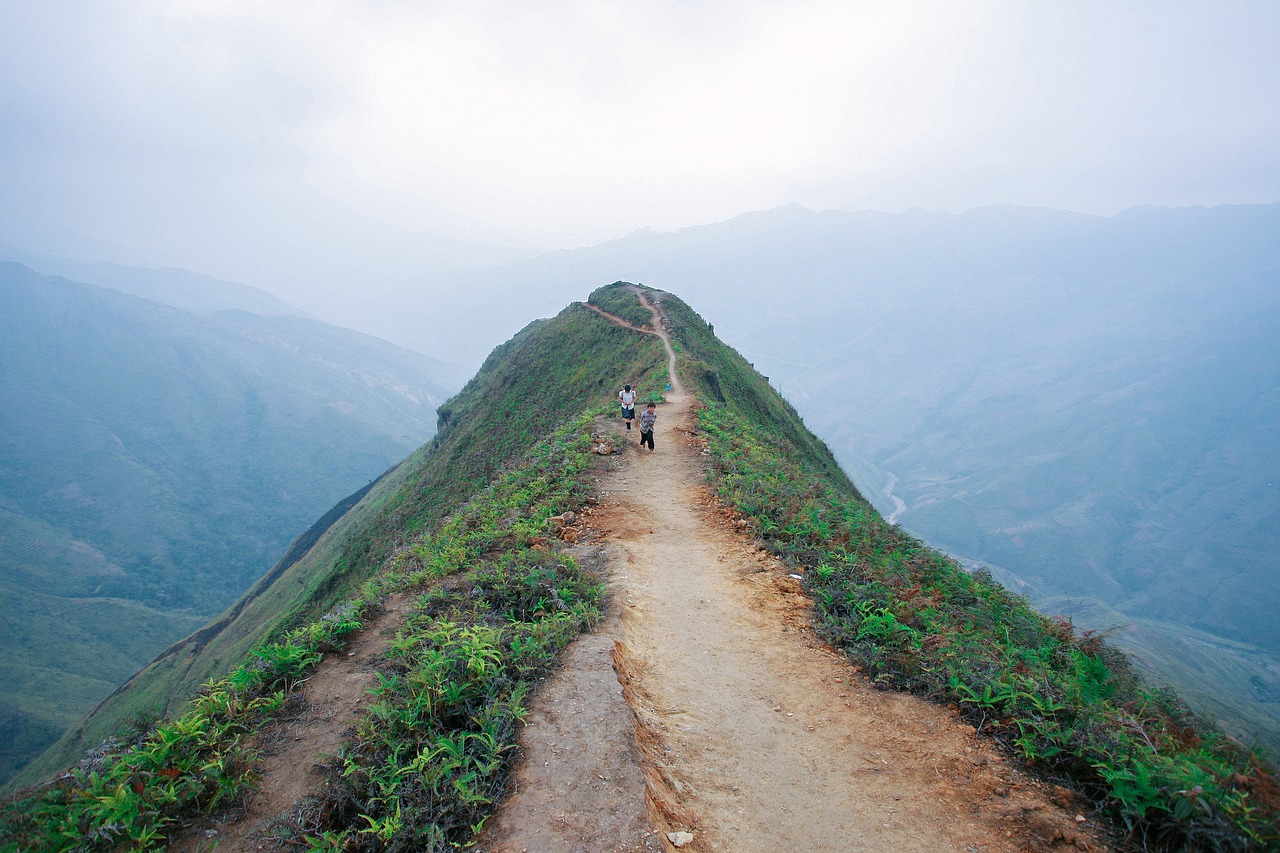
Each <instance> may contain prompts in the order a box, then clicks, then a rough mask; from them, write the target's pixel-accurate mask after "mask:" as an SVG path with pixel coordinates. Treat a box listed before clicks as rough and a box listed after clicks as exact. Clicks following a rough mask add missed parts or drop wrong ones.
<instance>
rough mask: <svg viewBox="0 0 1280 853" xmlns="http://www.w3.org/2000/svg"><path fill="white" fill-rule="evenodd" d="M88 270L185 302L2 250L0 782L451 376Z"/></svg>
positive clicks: (158, 283) (248, 569)
mask: <svg viewBox="0 0 1280 853" xmlns="http://www.w3.org/2000/svg"><path fill="white" fill-rule="evenodd" d="M68 269H69V270H70V267H68ZM95 270H96V274H97V275H98V277H99V280H102V281H115V280H119V281H121V282H123V283H127V284H131V285H133V286H134V289H136V290H139V291H141V292H145V293H148V294H150V295H152V296H155V297H157V298H163V299H164V301H166V302H169V303H176V304H183V305H185V306H186V307H187V308H190V309H193V310H199V311H200V312H201V313H199V314H197V313H192V312H191V311H188V310H181V309H179V308H176V307H173V305H172V304H160V303H159V302H157V301H151V300H149V299H143V298H139V297H138V296H132V295H127V294H125V293H122V292H120V291H119V290H112V289H106V288H103V287H97V286H93V285H89V284H83V283H77V282H73V281H69V280H67V279H65V278H59V277H49V276H43V275H40V274H38V273H36V272H34V271H33V270H31V269H30V268H28V267H25V266H22V265H19V264H17V263H0V472H3V476H2V477H0V685H3V687H2V688H0V778H6V777H7V776H8V775H9V774H10V773H11V772H12V771H13V770H14V769H15V768H17V767H18V766H20V765H21V764H22V763H24V762H25V761H26V760H27V759H29V758H30V757H31V756H32V755H33V754H35V753H37V752H39V750H40V749H42V748H43V747H44V746H45V745H47V744H48V743H49V742H51V741H52V740H54V739H56V737H57V736H58V735H59V734H60V733H61V732H62V730H63V729H64V728H65V727H66V726H67V725H68V724H70V723H71V722H73V721H74V720H76V719H78V718H79V717H80V716H81V715H82V714H83V713H84V712H86V711H87V710H88V709H89V708H91V707H92V706H93V704H94V703H96V702H97V701H99V700H101V699H102V698H103V697H104V696H106V695H107V694H108V693H110V692H111V691H112V690H114V689H115V688H116V687H117V686H118V685H119V684H120V683H121V682H122V681H123V680H125V679H126V678H128V677H129V676H131V675H132V674H133V673H134V672H136V671H137V670H138V669H139V668H141V667H142V666H143V665H144V664H146V663H147V662H148V661H149V660H151V658H152V657H154V656H155V654H157V653H158V652H159V651H160V650H162V649H163V648H164V647H166V646H167V645H169V644H170V643H172V642H173V641H175V640H177V639H179V638H180V637H182V636H185V635H186V634H188V633H189V632H190V631H191V630H194V629H195V628H196V627H198V626H199V625H200V624H203V623H204V622H206V621H207V620H208V619H209V618H210V617H211V616H213V615H215V614H217V613H218V612H220V611H221V610H222V609H224V608H225V607H227V606H228V605H229V604H230V603H231V602H232V601H234V600H235V598H236V597H237V596H238V595H239V594H240V593H242V592H243V591H244V590H245V589H247V588H248V587H249V585H250V584H252V583H253V582H254V581H255V580H256V579H257V578H258V577H259V576H261V575H262V574H263V572H265V571H266V570H267V569H268V568H269V567H270V566H271V565H272V564H273V563H274V562H275V561H276V560H277V559H279V557H280V556H281V554H282V553H283V552H284V550H285V548H286V547H287V546H288V544H289V542H290V540H291V539H292V538H293V537H294V536H296V535H297V534H298V532H299V531H300V530H303V529H305V528H306V527H307V526H308V525H309V524H310V523H311V522H312V521H314V520H315V518H316V517H318V516H319V515H321V514H322V513H324V512H325V510H327V509H328V508H329V507H331V506H332V505H333V504H334V502H335V501H337V500H338V499H340V498H342V497H343V496H345V495H347V494H349V493H351V492H352V491H354V490H356V489H359V488H360V487H362V486H364V485H366V484H367V483H369V482H370V481H371V480H372V479H374V478H376V477H377V476H378V475H380V474H381V473H382V472H383V471H384V470H386V468H387V467H388V466H390V465H391V464H392V463H394V462H396V461H397V460H399V459H400V458H402V457H403V456H404V455H405V454H406V453H408V452H410V451H411V450H413V449H414V448H416V447H418V446H419V445H420V444H421V443H422V442H423V441H425V440H426V439H428V438H430V436H431V435H432V434H433V433H434V431H435V424H436V406H437V405H438V404H439V403H440V402H441V401H442V400H444V399H445V398H446V397H447V396H449V395H450V394H451V393H452V392H453V391H454V390H455V389H456V388H457V387H458V384H459V383H458V371H457V369H456V368H454V367H452V366H449V365H445V364H442V363H440V362H436V361H434V360H432V359H430V358H427V357H426V356H422V355H419V354H417V353H414V352H411V351H409V350H406V349H403V348H401V347H398V346H394V345H392V344H388V343H386V342H385V341H380V340H378V339H376V338H371V337H369V336H367V335H363V334H360V333H357V332H353V331H350V330H347V329H340V328H337V327H334V326H330V325H327V324H324V323H320V322H318V321H315V320H312V319H309V318H307V317H305V316H301V312H299V311H297V310H296V309H292V308H290V307H289V306H287V305H286V304H285V303H282V302H280V301H279V300H276V299H274V297H270V296H269V294H266V293H264V292H262V291H255V290H254V289H253V288H248V287H246V286H243V285H230V284H225V283H220V282H217V281H216V280H215V279H208V278H206V277H202V276H197V275H195V274H192V273H187V272H185V271H130V270H129V269H127V268H121V267H105V266H98V267H95ZM247 308H256V309H261V310H270V311H272V312H273V313H276V314H277V315H278V316H270V317H268V316H262V315H260V314H257V313H250V311H249V310H244V309H247Z"/></svg>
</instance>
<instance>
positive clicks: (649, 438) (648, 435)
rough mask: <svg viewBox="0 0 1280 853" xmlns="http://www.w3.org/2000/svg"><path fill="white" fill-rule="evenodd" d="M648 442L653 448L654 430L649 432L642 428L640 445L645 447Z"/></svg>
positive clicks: (651, 448)
mask: <svg viewBox="0 0 1280 853" xmlns="http://www.w3.org/2000/svg"><path fill="white" fill-rule="evenodd" d="M646 444H647V445H649V449H650V450H653V430H649V431H648V432H645V431H644V430H640V446H641V447H644V446H645V445H646Z"/></svg>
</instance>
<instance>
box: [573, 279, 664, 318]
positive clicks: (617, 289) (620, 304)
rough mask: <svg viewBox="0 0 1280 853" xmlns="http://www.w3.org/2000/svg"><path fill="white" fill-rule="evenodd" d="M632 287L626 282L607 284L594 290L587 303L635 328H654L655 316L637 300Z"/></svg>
mask: <svg viewBox="0 0 1280 853" xmlns="http://www.w3.org/2000/svg"><path fill="white" fill-rule="evenodd" d="M632 287H633V285H631V284H628V283H627V282H625V281H615V282H614V283H613V284H606V285H605V286H604V287H598V288H596V289H595V290H593V291H592V292H591V296H589V297H588V298H587V301H588V302H590V303H591V304H592V305H597V306H599V307H600V308H602V309H604V310H605V311H608V312H609V313H610V314H612V315H614V316H615V317H621V318H622V319H623V320H626V321H627V322H628V323H630V324H631V325H633V326H636V327H638V328H642V329H643V328H653V315H652V314H650V313H649V309H647V308H645V307H644V306H643V305H641V304H640V301H639V300H638V299H636V297H635V293H634V292H633V291H632V290H631V288H632Z"/></svg>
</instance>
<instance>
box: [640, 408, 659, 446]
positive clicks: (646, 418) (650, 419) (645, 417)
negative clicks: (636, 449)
mask: <svg viewBox="0 0 1280 853" xmlns="http://www.w3.org/2000/svg"><path fill="white" fill-rule="evenodd" d="M657 421H658V412H657V410H656V409H655V408H654V405H653V403H650V404H649V408H647V409H645V410H644V412H643V413H642V414H641V415H640V446H641V447H643V446H644V445H646V444H647V445H649V452H650V453H652V452H653V425H654V424H655V423H657Z"/></svg>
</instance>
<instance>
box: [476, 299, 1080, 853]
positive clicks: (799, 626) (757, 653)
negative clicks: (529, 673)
mask: <svg viewBox="0 0 1280 853" xmlns="http://www.w3.org/2000/svg"><path fill="white" fill-rule="evenodd" d="M662 325H663V324H662V323H661V322H659V318H657V317H655V327H658V328H661V327H662ZM662 336H663V337H664V340H665V337H666V336H665V334H663V335H662ZM668 351H669V353H670V346H669V344H668ZM670 358H671V359H672V364H673V366H674V354H673V353H670ZM671 376H672V377H673V379H674V378H675V377H676V373H675V371H674V370H672V371H671ZM673 384H674V385H675V389H674V391H673V392H671V393H670V394H669V395H668V398H669V399H668V403H667V404H666V405H664V406H663V407H662V408H661V410H660V416H659V419H658V429H657V450H656V452H652V453H651V452H650V451H648V450H642V449H640V448H638V447H637V445H636V443H635V442H636V439H634V438H631V437H630V436H625V437H626V438H627V439H628V445H627V448H626V451H625V452H624V454H623V456H622V458H621V459H620V460H619V461H617V462H615V463H614V464H613V465H612V466H611V470H610V471H608V472H607V473H606V474H604V475H603V476H602V478H601V481H600V483H599V486H600V490H601V495H602V500H601V503H600V505H599V507H597V508H596V509H595V511H594V512H592V513H590V514H589V516H588V523H589V525H590V526H591V528H592V529H593V531H594V533H595V535H596V537H597V541H604V542H606V543H608V545H609V548H608V552H607V553H609V554H610V555H611V558H612V563H611V568H610V578H611V589H612V594H613V596H614V600H615V602H617V603H618V605H619V606H620V610H621V616H620V617H619V618H615V619H611V620H610V621H609V622H607V623H606V624H605V625H604V626H602V628H601V629H600V630H599V631H597V632H596V634H595V635H593V636H592V637H589V638H587V639H585V640H583V641H581V642H584V643H592V644H594V646H593V647H595V648H599V647H600V646H601V644H602V640H606V641H607V639H609V638H612V639H615V640H616V641H617V644H616V648H615V652H614V659H615V666H616V668H617V677H618V678H619V679H621V681H622V682H623V684H624V691H625V694H626V698H627V700H629V702H630V704H631V710H632V712H633V723H634V727H635V733H636V737H637V741H638V744H639V754H637V753H636V752H635V750H634V746H633V745H632V744H630V743H626V742H623V741H622V740H621V739H620V738H619V739H618V740H617V741H616V742H614V743H613V745H612V746H613V751H614V753H615V756H620V757H622V758H625V759H627V760H628V761H630V760H638V761H640V762H641V765H642V768H641V769H642V770H643V772H644V774H645V777H646V779H647V785H646V791H645V797H646V801H647V804H648V808H649V812H650V817H651V818H652V819H653V821H654V823H655V826H656V831H655V832H654V834H653V835H652V837H651V839H650V841H649V843H650V844H652V843H653V842H654V841H657V842H658V843H661V844H663V845H664V846H665V847H666V848H667V849H674V845H673V843H672V839H674V840H676V841H679V842H682V843H683V844H684V847H683V849H685V850H705V851H712V850H718V851H743V852H745V851H776V850H839V851H853V850H889V849H892V850H908V851H909V850H920V851H939V850H983V851H996V850H1026V849H1054V848H1056V847H1060V846H1072V847H1075V846H1080V847H1085V848H1088V847H1091V846H1094V845H1096V844H1097V842H1096V841H1091V839H1090V837H1089V836H1088V835H1086V834H1085V832H1086V831H1087V827H1083V826H1080V822H1079V821H1078V820H1077V819H1076V817H1075V813H1074V811H1073V810H1072V809H1071V795H1070V794H1069V793H1068V792H1066V791H1063V790H1060V789H1053V788H1051V787H1049V786H1045V785H1042V784H1040V783H1037V782H1034V781H1032V780H1031V779H1029V778H1026V777H1024V776H1023V775H1022V774H1020V773H1019V772H1017V771H1016V770H1014V769H1012V768H1010V767H1009V766H1008V765H1007V763H1006V762H1005V761H1004V760H1003V758H1002V757H1001V756H1000V755H999V754H997V752H996V751H995V750H994V749H993V748H992V747H991V746H990V745H988V744H986V743H984V742H982V741H980V740H979V739H978V738H977V737H976V736H975V735H974V732H973V729H972V727H970V726H968V725H965V724H964V723H962V722H961V721H959V720H958V719H957V718H956V717H955V716H953V715H952V714H951V713H949V712H948V711H947V710H946V709H944V708H941V707H938V706H935V705H932V704H930V703H927V702H924V701H922V700H918V699H915V698H913V697H910V696H904V695H900V694H896V693H889V692H881V691H876V690H873V689H871V688H870V687H868V686H867V685H866V683H865V681H864V680H863V679H862V678H861V676H860V675H859V674H858V673H857V672H856V670H855V669H854V668H853V667H851V666H850V665H849V663H848V662H847V661H846V660H845V659H843V658H842V657H840V656H839V655H837V654H836V653H834V652H833V651H832V650H831V649H829V648H828V647H827V646H825V645H824V644H823V643H821V642H819V641H818V640H816V639H815V637H814V635H813V630H812V627H811V624H810V616H809V610H808V606H807V601H806V599H805V598H804V596H803V595H802V591H801V587H800V585H799V583H798V582H797V581H796V580H795V579H794V578H792V577H790V576H788V574H787V571H786V570H785V569H784V568H783V567H782V566H780V565H779V564H777V563H776V562H775V561H774V560H773V559H772V558H771V557H769V556H768V555H766V554H765V553H763V552H762V551H760V550H758V549H757V548H756V547H754V546H753V545H752V543H751V542H749V541H748V540H747V539H746V538H745V536H743V535H742V534H741V533H740V532H739V529H738V528H737V526H736V525H735V523H734V519H733V518H732V517H731V516H730V515H729V514H728V513H727V512H725V511H723V510H722V509H721V508H720V507H719V506H718V504H717V503H716V502H715V501H714V500H713V499H712V498H711V497H710V495H709V494H708V492H707V490H706V488H705V486H704V482H705V480H704V463H703V457H702V455H701V453H700V450H701V447H700V445H699V443H698V442H697V440H696V437H695V436H694V434H693V429H692V426H693V418H692V405H691V404H692V400H691V398H690V396H689V395H687V394H686V393H685V392H684V391H683V389H682V388H681V387H680V385H679V383H678V382H674V383H673ZM612 675H613V674H612V673H610V672H608V671H607V669H606V668H605V664H604V662H603V661H602V660H601V656H600V655H599V654H596V655H594V657H590V658H588V659H577V658H574V657H570V658H569V660H568V662H567V665H566V669H565V671H564V673H562V675H561V677H560V678H561V679H564V680H567V681H569V682H573V683H578V684H583V683H589V684H592V685H594V686H593V688H592V689H593V690H594V692H595V693H596V694H597V696H598V698H599V697H602V698H603V701H604V702H605V704H609V703H612V706H613V707H615V708H616V706H617V705H618V704H619V703H620V702H621V701H622V700H621V698H620V696H619V695H618V687H617V684H616V682H615V683H612V684H610V683H609V682H610V679H611V677H612ZM556 690H557V687H556V686H555V685H554V684H551V685H548V686H547V688H545V689H544V690H543V691H541V693H540V695H539V696H538V698H537V702H536V704H535V711H534V714H535V716H536V715H537V714H539V713H541V712H540V710H539V709H540V708H541V707H546V706H547V705H548V704H550V703H555V702H558V701H562V697H559V696H557V693H556ZM543 723H544V721H542V720H540V721H539V724H538V725H536V726H530V727H528V728H526V729H525V731H524V733H523V734H522V738H521V748H522V753H523V754H524V755H525V756H526V760H525V761H524V762H523V763H522V765H521V767H520V768H519V770H518V772H517V783H518V785H519V786H520V787H521V789H522V790H524V789H528V788H538V787H540V786H542V785H544V784H548V780H547V779H546V778H545V773H543V769H544V768H539V767H537V766H536V761H537V759H536V758H535V759H533V760H529V757H530V756H535V755H541V754H543V753H541V752H539V750H545V749H546V747H547V744H549V743H555V744H559V743H561V742H565V743H569V742H571V741H569V740H568V739H567V738H568V736H567V734H566V732H564V731H563V730H561V729H558V728H557V727H556V725H555V724H554V722H552V723H551V724H543ZM611 737H615V738H618V737H619V736H618V735H616V733H615V734H613V735H611ZM602 741H604V738H603V736H602V737H600V738H597V739H596V743H594V744H593V745H592V746H591V747H590V748H584V747H581V746H575V747H573V748H572V749H571V750H570V751H568V752H567V753H566V754H562V755H560V760H559V763H558V764H557V767H556V773H555V775H557V776H558V777H559V779H560V781H559V787H558V788H557V789H556V793H555V794H554V795H553V796H551V797H549V798H548V799H549V800H550V801H551V802H554V808H555V820H556V821H557V823H558V825H559V826H560V827H561V828H562V829H561V831H560V832H559V834H558V835H555V836H547V835H540V834H539V832H541V827H542V826H545V820H546V817H547V816H546V814H545V813H543V814H538V813H531V812H528V811H525V810H523V809H522V807H521V805H520V804H519V803H518V802H517V801H515V800H513V801H512V802H510V803H508V804H505V805H504V807H503V808H502V809H501V810H500V812H499V814H498V816H497V817H496V818H495V819H494V822H493V827H492V830H491V831H490V832H489V834H488V835H487V837H486V839H485V840H484V842H483V843H482V845H481V849H484V850H492V851H521V850H529V851H534V850H547V851H551V850H556V851H559V850H632V849H646V848H640V847H632V846H626V845H627V844H630V843H633V841H634V835H625V834H623V833H620V832H618V831H615V830H614V829H612V828H611V827H610V825H609V822H608V821H601V820H600V819H599V818H600V815H599V813H598V812H597V811H593V806H592V805H591V803H590V802H588V801H585V800H584V801H579V800H578V799H577V798H576V797H575V795H574V791H575V790H576V789H579V788H581V789H590V788H591V787H592V786H593V784H594V781H593V780H592V778H591V777H592V774H593V773H594V771H593V769H592V768H593V767H595V766H596V762H597V761H598V760H599V759H598V754H599V753H600V752H602V751H608V748H609V744H608V742H607V741H604V742H602ZM575 754H577V755H579V756H580V760H578V761H575V760H574V758H573V756H574V755H575ZM543 760H544V761H545V760H546V759H543ZM579 765H581V766H579ZM545 766H546V767H549V766H550V762H548V763H547V764H546V765H545ZM595 775H603V774H595ZM635 777H636V774H634V773H632V774H630V776H629V777H628V778H629V779H634V778H635ZM574 778H576V779H577V780H578V781H577V782H571V781H568V780H571V779H574ZM632 784H633V783H632ZM621 793H622V792H619V797H620V800H625V797H622V796H621ZM636 800H637V797H634V796H633V797H632V798H631V800H630V801H631V802H636ZM621 815H622V812H619V816H621ZM626 821H628V822H629V823H628V825H633V821H634V812H631V813H626ZM588 825H589V826H590V827H591V830H590V832H576V834H575V831H574V828H584V827H587V826H588ZM677 832H688V833H690V835H691V836H692V840H691V841H690V840H689V836H680V835H673V836H668V833H677ZM649 849H652V848H649Z"/></svg>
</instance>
